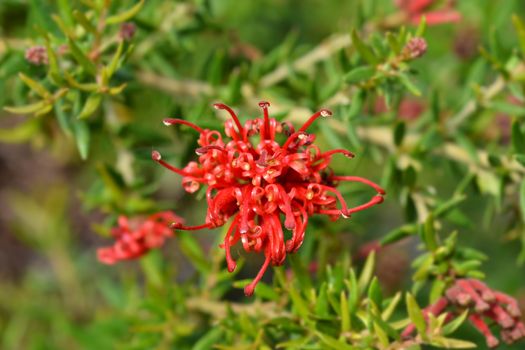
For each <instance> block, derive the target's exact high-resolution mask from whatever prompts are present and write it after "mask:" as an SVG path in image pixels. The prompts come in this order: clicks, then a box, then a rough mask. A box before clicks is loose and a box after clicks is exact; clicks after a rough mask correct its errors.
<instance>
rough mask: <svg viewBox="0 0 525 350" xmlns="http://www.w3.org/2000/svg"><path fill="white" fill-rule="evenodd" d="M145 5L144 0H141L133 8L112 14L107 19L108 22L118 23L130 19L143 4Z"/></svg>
mask: <svg viewBox="0 0 525 350" xmlns="http://www.w3.org/2000/svg"><path fill="white" fill-rule="evenodd" d="M143 5H144V0H140V1H139V2H138V3H137V4H136V5H135V6H133V7H132V8H130V9H128V10H126V11H124V12H122V13H119V14H117V15H114V16H110V17H108V18H107V19H106V23H107V24H117V23H122V22H126V21H128V20H130V19H131V18H133V17H135V15H136V14H137V13H138V12H139V11H140V9H141V8H142V6H143Z"/></svg>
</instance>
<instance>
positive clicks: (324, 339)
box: [315, 331, 357, 350]
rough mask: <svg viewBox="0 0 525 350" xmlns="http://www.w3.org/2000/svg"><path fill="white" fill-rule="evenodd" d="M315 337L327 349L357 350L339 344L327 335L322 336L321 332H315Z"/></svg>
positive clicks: (341, 343)
mask: <svg viewBox="0 0 525 350" xmlns="http://www.w3.org/2000/svg"><path fill="white" fill-rule="evenodd" d="M315 335H316V336H317V337H318V338H319V339H320V340H321V342H323V343H324V344H325V345H326V346H327V347H328V348H329V349H335V350H357V348H355V347H353V346H351V345H348V344H345V343H343V342H340V341H339V340H337V339H335V338H332V337H330V336H329V335H327V334H323V333H321V332H317V331H316V332H315Z"/></svg>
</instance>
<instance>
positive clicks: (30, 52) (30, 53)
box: [25, 46, 48, 66]
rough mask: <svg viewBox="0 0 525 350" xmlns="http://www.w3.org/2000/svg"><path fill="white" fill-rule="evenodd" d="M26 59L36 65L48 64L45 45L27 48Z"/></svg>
mask: <svg viewBox="0 0 525 350" xmlns="http://www.w3.org/2000/svg"><path fill="white" fill-rule="evenodd" d="M25 59H26V61H27V62H29V63H32V64H34V65H35V66H41V65H46V64H48V57H47V49H46V48H45V47H43V46H32V47H30V48H28V49H27V50H26V53H25Z"/></svg>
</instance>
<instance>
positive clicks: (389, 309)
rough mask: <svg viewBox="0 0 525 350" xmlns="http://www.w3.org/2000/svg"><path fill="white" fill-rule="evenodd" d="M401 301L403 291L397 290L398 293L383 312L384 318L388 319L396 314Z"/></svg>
mask: <svg viewBox="0 0 525 350" xmlns="http://www.w3.org/2000/svg"><path fill="white" fill-rule="evenodd" d="M400 301H401V292H397V293H396V295H394V297H393V298H392V299H391V300H390V301H389V302H388V306H387V307H386V308H385V311H383V313H382V314H381V318H382V319H383V320H386V321H388V319H390V317H392V315H393V314H394V311H395V310H396V307H397V305H398V304H399V302H400Z"/></svg>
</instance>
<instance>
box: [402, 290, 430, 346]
mask: <svg viewBox="0 0 525 350" xmlns="http://www.w3.org/2000/svg"><path fill="white" fill-rule="evenodd" d="M406 303H407V310H408V317H409V318H410V320H411V321H412V323H413V324H414V326H416V328H417V331H418V333H419V334H420V335H421V336H422V337H424V336H425V335H426V333H425V332H426V329H427V325H426V323H425V318H424V317H423V312H422V311H421V309H420V308H419V305H418V304H417V301H416V299H414V297H413V296H412V294H410V293H407V295H406Z"/></svg>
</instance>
